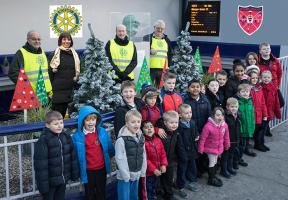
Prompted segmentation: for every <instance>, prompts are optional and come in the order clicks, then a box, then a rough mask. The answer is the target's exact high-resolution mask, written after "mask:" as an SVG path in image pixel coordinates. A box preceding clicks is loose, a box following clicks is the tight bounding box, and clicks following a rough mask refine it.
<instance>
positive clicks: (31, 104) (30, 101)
mask: <svg viewBox="0 0 288 200" xmlns="http://www.w3.org/2000/svg"><path fill="white" fill-rule="evenodd" d="M40 106H41V104H40V102H39V101H38V99H37V97H36V95H35V93H34V91H33V89H32V86H31V85H30V81H29V79H28V77H27V76H26V74H25V73H24V68H21V69H20V73H19V76H18V80H17V83H16V87H15V91H14V95H13V98H12V102H11V105H10V112H12V111H19V110H25V109H30V108H39V107H40Z"/></svg>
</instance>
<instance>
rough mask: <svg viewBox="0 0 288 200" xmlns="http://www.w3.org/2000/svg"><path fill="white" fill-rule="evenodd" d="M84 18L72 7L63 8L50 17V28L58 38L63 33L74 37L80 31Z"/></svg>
mask: <svg viewBox="0 0 288 200" xmlns="http://www.w3.org/2000/svg"><path fill="white" fill-rule="evenodd" d="M81 25H82V16H80V13H79V11H78V10H77V9H75V8H74V7H72V6H67V5H65V6H61V7H59V8H57V10H55V11H54V13H53V14H52V15H51V16H50V26H51V27H52V30H53V31H54V33H55V34H57V35H58V36H59V35H60V34H61V33H62V32H69V33H70V34H71V35H72V36H74V35H75V34H76V33H78V31H79V30H80V28H81Z"/></svg>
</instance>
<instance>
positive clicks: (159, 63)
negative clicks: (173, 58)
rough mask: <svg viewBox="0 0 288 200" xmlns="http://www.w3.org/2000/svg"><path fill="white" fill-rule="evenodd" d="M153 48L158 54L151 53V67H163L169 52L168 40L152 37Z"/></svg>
mask: <svg viewBox="0 0 288 200" xmlns="http://www.w3.org/2000/svg"><path fill="white" fill-rule="evenodd" d="M151 49H154V50H155V51H156V54H155V55H152V54H150V68H158V69H163V67H164V64H165V60H166V59H167V54H168V44H167V42H166V40H165V39H156V38H154V37H152V43H151Z"/></svg>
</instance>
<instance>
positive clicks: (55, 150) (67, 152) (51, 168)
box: [34, 128, 79, 194]
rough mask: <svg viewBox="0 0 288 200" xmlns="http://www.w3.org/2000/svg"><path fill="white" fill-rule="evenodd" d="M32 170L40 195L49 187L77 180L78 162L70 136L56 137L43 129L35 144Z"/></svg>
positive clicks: (63, 134) (62, 134)
mask: <svg viewBox="0 0 288 200" xmlns="http://www.w3.org/2000/svg"><path fill="white" fill-rule="evenodd" d="M34 169H35V178H36V181H37V187H38V190H39V192H40V193H41V194H44V193H47V192H49V187H53V186H57V185H60V184H66V183H67V182H68V181H69V180H70V179H71V180H76V179H78V178H79V167H78V161H77V158H76V154H75V152H74V149H73V143H72V139H71V137H70V135H68V134H67V133H65V132H62V133H60V135H58V134H56V133H53V132H51V131H50V130H49V129H48V128H45V129H44V130H43V133H42V134H41V136H40V138H39V140H38V141H37V142H36V144H35V153H34Z"/></svg>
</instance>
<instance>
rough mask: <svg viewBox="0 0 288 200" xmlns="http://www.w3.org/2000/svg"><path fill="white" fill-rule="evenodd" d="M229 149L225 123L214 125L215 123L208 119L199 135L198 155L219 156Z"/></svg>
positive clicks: (227, 130) (227, 131)
mask: <svg viewBox="0 0 288 200" xmlns="http://www.w3.org/2000/svg"><path fill="white" fill-rule="evenodd" d="M229 147H230V137H229V129H228V125H227V124H226V122H224V121H223V122H221V123H220V124H216V122H215V121H214V120H213V119H212V118H211V117H209V119H208V122H207V123H206V124H205V126H204V128H203V131H202V133H201V134H200V139H199V144H198V151H199V153H201V154H202V153H203V152H204V153H207V154H215V155H220V154H222V153H223V151H224V148H225V150H227V149H229Z"/></svg>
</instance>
